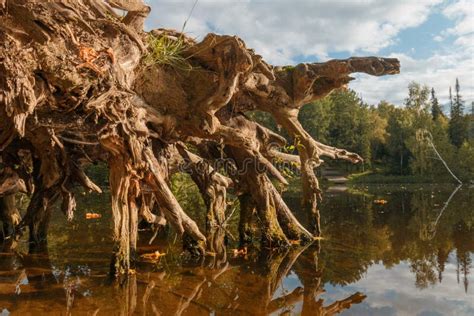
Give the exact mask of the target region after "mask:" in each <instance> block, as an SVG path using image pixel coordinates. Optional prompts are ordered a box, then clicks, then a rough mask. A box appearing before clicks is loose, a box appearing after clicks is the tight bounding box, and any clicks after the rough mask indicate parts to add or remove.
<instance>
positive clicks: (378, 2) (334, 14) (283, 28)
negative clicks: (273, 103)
mask: <svg viewBox="0 0 474 316" xmlns="http://www.w3.org/2000/svg"><path fill="white" fill-rule="evenodd" d="M145 2H147V4H148V5H150V6H151V8H152V12H151V14H150V16H149V17H148V19H147V21H146V28H147V29H148V30H150V29H153V28H159V27H165V28H173V29H176V30H182V28H183V23H184V21H186V20H188V21H187V23H186V27H185V29H184V32H185V33H187V34H188V35H190V36H193V37H195V38H196V39H197V40H200V39H202V38H203V37H204V36H205V35H206V34H207V33H210V32H212V33H218V34H228V35H237V36H239V37H240V38H242V39H243V40H244V41H245V42H246V45H247V47H249V48H253V49H255V51H256V52H257V53H258V54H260V55H262V56H263V57H264V59H265V60H266V61H268V62H269V63H271V64H273V65H289V64H298V63H302V62H322V61H326V60H329V59H334V58H348V57H350V56H381V57H396V58H398V59H399V60H400V62H401V73H400V74H399V75H394V76H386V77H370V76H368V75H365V74H358V75H356V76H355V77H356V79H357V80H354V81H352V82H351V84H350V86H349V87H350V88H352V89H354V90H355V91H356V92H357V93H358V94H359V95H360V96H361V97H362V98H363V100H364V101H365V102H367V103H369V104H377V103H379V101H381V100H386V101H388V102H391V103H393V104H395V105H403V102H404V99H405V98H406V96H407V94H408V90H407V86H408V83H409V82H411V81H416V82H418V83H421V84H423V85H427V86H428V87H430V88H431V87H433V88H434V89H435V91H436V93H437V96H438V98H439V100H440V102H441V103H442V104H444V105H445V110H446V111H447V109H448V106H447V104H448V103H449V87H450V86H452V87H453V89H454V85H455V80H456V78H459V82H460V86H461V95H462V96H463V98H464V100H465V101H466V109H469V110H470V108H471V102H472V101H474V1H473V0H448V1H442V0H397V1H394V0H332V1H331V0H322V1H318V0H213V1H211V0H198V2H197V3H196V5H195V7H194V9H193V10H192V8H193V5H194V3H195V0H146V1H145ZM190 13H191V15H190ZM188 17H189V19H188Z"/></svg>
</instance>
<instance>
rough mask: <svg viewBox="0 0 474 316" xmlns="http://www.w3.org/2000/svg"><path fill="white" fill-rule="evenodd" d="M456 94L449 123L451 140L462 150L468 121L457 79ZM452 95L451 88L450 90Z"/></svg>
mask: <svg viewBox="0 0 474 316" xmlns="http://www.w3.org/2000/svg"><path fill="white" fill-rule="evenodd" d="M455 89H456V94H455V96H454V100H453V101H452V102H451V120H450V121H449V138H450V139H451V142H452V143H453V145H455V146H456V147H458V148H460V147H461V146H462V144H463V142H464V141H465V140H466V139H467V133H468V121H467V117H465V116H464V101H463V100H462V97H461V94H460V90H461V88H460V85H459V80H458V79H457V78H456V87H455ZM450 95H451V88H450Z"/></svg>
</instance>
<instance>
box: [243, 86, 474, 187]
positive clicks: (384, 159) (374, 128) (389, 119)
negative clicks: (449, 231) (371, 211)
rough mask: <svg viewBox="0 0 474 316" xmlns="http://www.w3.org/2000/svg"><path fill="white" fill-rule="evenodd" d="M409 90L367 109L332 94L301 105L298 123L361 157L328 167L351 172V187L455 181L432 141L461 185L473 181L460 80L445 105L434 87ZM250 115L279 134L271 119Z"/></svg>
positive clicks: (471, 141) (471, 131) (352, 98)
mask: <svg viewBox="0 0 474 316" xmlns="http://www.w3.org/2000/svg"><path fill="white" fill-rule="evenodd" d="M407 87H408V91H407V97H406V99H405V102H404V104H391V103H389V102H386V101H383V100H382V101H380V102H379V103H378V104H377V105H369V104H367V103H366V102H364V100H363V99H362V98H360V97H359V96H358V94H357V92H355V91H353V90H351V89H340V90H337V91H333V92H332V93H331V94H330V95H328V96H327V97H325V98H323V99H320V100H317V101H315V102H312V103H309V104H307V105H305V106H304V107H303V108H302V110H301V111H300V114H299V117H298V119H299V121H300V122H301V124H302V126H303V127H304V128H305V129H306V130H307V131H308V133H309V134H310V135H311V136H312V137H313V138H315V139H319V140H321V141H322V142H325V143H330V144H333V145H334V146H337V147H342V148H347V149H348V150H351V151H354V152H357V153H359V154H360V155H361V156H362V158H363V159H364V164H363V165H361V164H359V165H349V164H340V163H338V162H333V161H328V162H327V163H328V164H330V165H331V164H332V165H336V166H337V167H338V168H341V169H345V170H346V171H347V172H351V173H355V176H354V177H353V180H354V181H355V182H377V183H386V182H423V183H431V182H441V183H442V182H451V181H455V180H454V179H453V178H452V177H451V175H450V174H449V172H448V171H447V170H446V168H445V167H444V166H443V164H442V162H441V161H440V160H439V158H438V157H437V156H436V155H435V152H434V150H433V148H432V147H431V145H430V143H431V142H432V143H433V144H434V146H435V148H436V150H437V151H438V152H439V154H440V155H441V157H442V158H443V159H444V160H445V161H446V163H447V164H448V166H449V167H450V168H451V170H452V171H453V173H454V174H455V175H456V176H457V177H458V178H460V179H461V180H462V181H463V182H469V181H470V180H472V179H473V178H474V103H472V104H471V105H470V107H468V106H467V105H466V102H465V101H464V100H463V98H462V94H461V87H460V83H459V82H458V80H457V79H456V83H455V88H454V92H453V93H451V88H450V87H449V88H447V89H449V91H450V96H451V98H450V102H449V104H447V105H445V106H443V105H442V104H440V102H439V101H438V98H437V96H436V91H435V90H434V89H433V88H430V87H428V86H423V85H421V84H419V83H417V82H411V83H408V84H407ZM250 115H251V116H252V117H253V118H254V119H256V120H258V121H259V122H260V123H262V124H263V125H265V126H267V127H269V128H271V129H272V130H275V131H279V132H281V131H280V127H279V126H278V125H277V124H276V123H275V121H274V120H272V118H271V117H270V116H269V115H267V114H265V113H263V112H254V113H251V114H250ZM426 131H428V132H429V134H427V133H426ZM428 135H429V136H428ZM427 137H429V139H427ZM429 140H431V142H430V141H429ZM288 142H289V143H291V142H292V140H291V139H288ZM292 148H293V147H290V148H289V149H290V150H291V149H292Z"/></svg>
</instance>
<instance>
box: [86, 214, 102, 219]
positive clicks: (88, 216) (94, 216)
mask: <svg viewBox="0 0 474 316" xmlns="http://www.w3.org/2000/svg"><path fill="white" fill-rule="evenodd" d="M101 217H102V215H101V214H97V213H86V219H95V218H101Z"/></svg>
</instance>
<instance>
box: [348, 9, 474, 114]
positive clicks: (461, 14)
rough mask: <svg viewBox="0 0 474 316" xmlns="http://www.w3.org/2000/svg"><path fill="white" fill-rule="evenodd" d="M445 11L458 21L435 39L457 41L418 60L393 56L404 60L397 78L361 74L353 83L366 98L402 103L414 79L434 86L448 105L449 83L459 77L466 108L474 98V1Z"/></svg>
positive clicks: (371, 101)
mask: <svg viewBox="0 0 474 316" xmlns="http://www.w3.org/2000/svg"><path fill="white" fill-rule="evenodd" d="M443 14H444V15H445V16H446V17H447V18H449V19H452V20H453V21H454V26H453V27H451V28H448V29H446V30H444V31H443V32H442V33H441V34H440V35H437V36H436V37H435V38H434V40H435V41H440V42H442V41H445V40H446V39H447V38H448V37H449V36H454V41H453V44H451V45H449V44H448V45H446V47H445V48H444V49H443V50H441V51H439V52H433V55H432V56H431V57H429V58H427V59H419V60H415V59H413V58H411V57H409V56H406V55H401V54H399V55H395V54H394V55H393V56H392V57H397V58H399V59H400V63H401V66H402V69H401V74H399V75H397V76H394V77H384V78H371V77H367V76H359V77H360V80H358V81H355V82H354V83H352V84H351V87H352V88H354V89H355V90H356V91H359V92H361V94H362V97H363V98H364V100H366V101H368V102H370V103H377V102H378V101H379V100H382V99H386V100H388V101H391V102H393V103H395V104H402V103H403V99H404V98H405V96H406V95H407V93H406V91H407V86H408V83H409V82H410V81H417V82H419V83H421V84H425V85H428V86H429V87H434V88H435V90H436V91H437V94H438V98H439V99H440V101H441V103H444V104H448V101H449V86H452V87H453V88H454V83H455V80H456V78H459V82H460V85H461V95H462V96H463V98H464V100H465V101H466V108H467V109H470V103H471V102H472V101H473V100H474V3H472V1H469V0H460V1H457V2H453V3H450V4H448V5H447V6H446V7H445V8H444V9H443Z"/></svg>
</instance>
